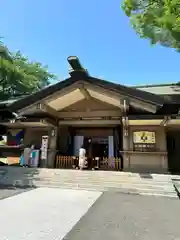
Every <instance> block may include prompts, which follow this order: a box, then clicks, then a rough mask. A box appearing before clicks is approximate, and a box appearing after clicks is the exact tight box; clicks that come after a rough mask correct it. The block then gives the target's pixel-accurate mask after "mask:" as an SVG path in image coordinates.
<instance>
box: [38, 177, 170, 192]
mask: <svg viewBox="0 0 180 240" xmlns="http://www.w3.org/2000/svg"><path fill="white" fill-rule="evenodd" d="M36 181H38V180H35V181H34V182H36ZM39 181H42V182H46V183H47V184H59V185H61V184H64V183H67V184H86V185H94V186H101V185H102V186H109V187H129V186H135V187H143V186H146V187H147V188H153V189H162V190H168V189H170V188H172V189H174V187H173V184H172V183H167V184H165V185H161V184H154V185H152V184H151V183H148V184H147V183H143V182H136V183H129V182H119V183H117V182H108V181H106V182H98V181H85V182H83V181H77V180H74V181H73V180H69V181H67V180H61V181H56V180H52V179H43V180H39Z"/></svg>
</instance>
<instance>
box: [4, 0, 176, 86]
mask: <svg viewBox="0 0 180 240" xmlns="http://www.w3.org/2000/svg"><path fill="white" fill-rule="evenodd" d="M120 3H121V1H118V0H113V1H110V0H99V1H98V0H91V1H85V0H51V1H49V0H31V1H30V0H29V1H25V0H16V1H15V0H1V9H3V11H1V14H0V36H2V37H4V42H5V43H6V44H7V46H8V47H9V48H10V50H12V51H15V50H20V51H21V52H22V53H23V54H25V55H27V56H28V57H29V58H30V59H31V60H36V61H40V62H42V63H43V64H47V65H48V66H49V70H50V71H51V72H53V73H55V74H57V75H58V76H59V79H60V80H61V79H63V78H66V77H67V76H68V64H67V60H66V59H67V57H68V56H69V55H77V56H78V57H79V58H80V60H81V62H82V64H83V66H84V67H85V68H87V69H88V71H89V73H90V74H91V75H93V76H96V77H101V78H104V79H106V80H110V81H114V82H118V83H120V84H127V85H142V84H155V83H171V82H176V81H179V80H180V67H179V59H180V53H179V54H178V53H176V52H175V51H174V50H172V49H168V48H164V47H160V46H155V47H152V46H150V43H149V42H148V41H147V40H143V39H140V38H139V37H138V36H137V35H136V33H135V32H134V31H133V29H132V28H131V26H130V23H129V19H128V18H127V17H126V16H125V15H124V13H123V12H122V10H121V9H120Z"/></svg>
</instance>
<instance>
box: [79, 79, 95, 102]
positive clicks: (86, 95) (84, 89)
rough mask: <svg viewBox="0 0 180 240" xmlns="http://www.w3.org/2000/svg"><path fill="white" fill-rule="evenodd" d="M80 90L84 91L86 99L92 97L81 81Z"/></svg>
mask: <svg viewBox="0 0 180 240" xmlns="http://www.w3.org/2000/svg"><path fill="white" fill-rule="evenodd" d="M79 90H80V92H81V93H82V95H83V96H84V97H85V99H87V100H89V99H91V98H92V97H91V95H90V94H89V92H88V90H87V89H86V88H85V87H84V84H83V83H79Z"/></svg>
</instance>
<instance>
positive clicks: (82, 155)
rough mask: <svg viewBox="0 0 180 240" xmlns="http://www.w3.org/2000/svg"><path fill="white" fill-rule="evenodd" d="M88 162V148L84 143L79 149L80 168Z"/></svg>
mask: <svg viewBox="0 0 180 240" xmlns="http://www.w3.org/2000/svg"><path fill="white" fill-rule="evenodd" d="M85 163H86V149H85V148H84V145H82V146H81V148H80V149H79V168H80V170H82V169H83V168H84V167H85Z"/></svg>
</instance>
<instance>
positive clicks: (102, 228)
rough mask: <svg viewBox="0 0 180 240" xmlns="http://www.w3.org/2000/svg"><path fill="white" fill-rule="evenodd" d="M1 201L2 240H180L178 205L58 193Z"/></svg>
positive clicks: (115, 195) (159, 200)
mask: <svg viewBox="0 0 180 240" xmlns="http://www.w3.org/2000/svg"><path fill="white" fill-rule="evenodd" d="M8 193H9V196H10V197H9V198H6V199H4V197H8ZM17 194H18V195H17ZM13 195H14V196H13ZM0 199H2V200H0V207H1V214H0V222H1V226H3V227H1V230H0V239H2V240H25V239H27V240H40V239H43V240H46V239H48V240H49V239H52V240H84V239H86V240H92V239H95V240H102V239H103V240H109V239H112V240H119V239H126V240H159V239H163V240H179V239H180V228H179V223H180V201H179V200H178V199H173V198H159V197H151V196H149V197H147V196H138V195H129V194H120V193H118V192H105V193H103V194H102V193H100V192H92V191H90V192H88V191H82V190H63V189H52V188H50V189H48V188H40V189H35V190H30V191H26V192H25V193H22V189H21V190H19V189H0Z"/></svg>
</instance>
